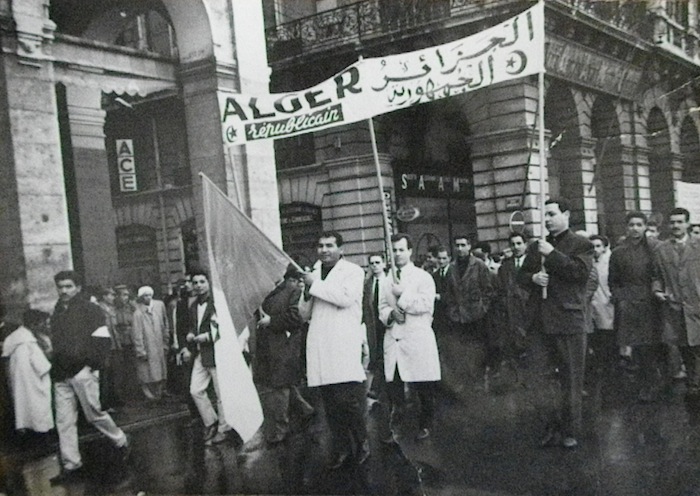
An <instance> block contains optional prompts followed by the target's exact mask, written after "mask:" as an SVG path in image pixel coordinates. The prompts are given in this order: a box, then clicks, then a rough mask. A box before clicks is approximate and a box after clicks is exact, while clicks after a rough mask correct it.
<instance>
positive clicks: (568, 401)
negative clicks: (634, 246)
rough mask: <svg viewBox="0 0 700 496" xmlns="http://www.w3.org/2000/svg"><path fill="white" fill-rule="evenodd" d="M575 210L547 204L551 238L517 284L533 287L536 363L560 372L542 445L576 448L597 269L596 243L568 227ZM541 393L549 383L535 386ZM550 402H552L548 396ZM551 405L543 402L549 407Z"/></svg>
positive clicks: (532, 255)
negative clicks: (590, 295) (590, 294)
mask: <svg viewBox="0 0 700 496" xmlns="http://www.w3.org/2000/svg"><path fill="white" fill-rule="evenodd" d="M570 215H571V207H570V205H569V203H568V201H567V200H565V199H563V198H551V199H549V200H547V201H546V202H545V206H544V218H545V227H546V228H547V231H549V236H547V239H539V240H537V242H535V243H533V244H532V245H530V247H529V248H528V251H527V256H526V258H525V261H524V262H523V266H522V268H521V270H520V272H519V273H518V280H519V281H520V282H521V283H522V284H525V285H528V287H530V289H531V298H530V302H531V304H533V305H536V308H537V313H536V315H539V317H540V322H539V325H540V332H539V333H538V338H539V339H538V343H537V344H538V346H537V349H536V352H533V364H536V365H544V366H545V367H546V369H547V371H548V372H553V371H556V374H557V377H558V380H559V392H558V393H559V394H557V396H559V395H560V396H561V397H559V398H556V403H558V406H557V407H556V410H555V411H554V412H546V413H545V412H542V413H543V414H545V415H546V417H548V421H547V426H546V427H547V430H546V434H545V436H544V438H543V439H542V441H541V446H542V447H550V446H563V447H564V448H567V449H572V448H575V447H576V446H578V443H579V441H578V439H579V438H580V436H581V429H582V422H583V420H582V390H583V378H584V371H585V359H586V316H587V306H588V300H587V296H586V284H587V282H588V278H589V274H590V273H591V267H592V266H593V245H592V244H591V242H590V241H589V240H588V239H586V238H585V237H583V236H580V235H578V234H574V233H573V232H572V231H571V230H570V229H569V217H570ZM542 288H546V291H547V293H546V298H545V295H544V294H543V291H542ZM535 388H536V390H537V391H539V392H542V393H546V392H548V390H549V388H548V387H547V386H546V385H542V386H539V385H538V386H535ZM547 399H549V398H547ZM548 403H550V402H549V401H546V399H545V401H541V402H540V404H541V405H547V404H548Z"/></svg>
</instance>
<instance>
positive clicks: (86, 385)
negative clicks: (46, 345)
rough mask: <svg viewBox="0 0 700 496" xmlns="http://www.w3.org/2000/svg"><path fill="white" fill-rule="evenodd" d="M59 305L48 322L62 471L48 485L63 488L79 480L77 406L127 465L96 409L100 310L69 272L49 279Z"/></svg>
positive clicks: (118, 435)
mask: <svg viewBox="0 0 700 496" xmlns="http://www.w3.org/2000/svg"><path fill="white" fill-rule="evenodd" d="M54 281H55V283H56V289H57V291H58V302H57V303H56V307H55V309H54V313H53V316H52V318H51V337H52V344H53V349H54V352H53V367H52V369H51V377H52V379H53V381H54V401H55V405H56V426H57V429H58V440H59V446H60V450H61V467H62V470H61V473H60V474H59V475H58V476H56V477H54V478H53V479H51V484H63V483H67V482H71V481H73V480H76V479H79V478H80V477H81V476H82V466H83V461H82V457H81V455H80V450H79V447H78V405H80V407H81V408H82V410H83V414H84V415H85V418H86V420H87V421H88V422H89V423H90V424H92V425H93V426H94V427H95V428H96V429H97V430H99V431H100V432H101V433H102V434H103V435H105V436H106V437H107V438H108V439H109V440H110V441H111V442H112V443H113V444H114V446H115V447H116V448H117V450H118V452H119V457H120V459H121V460H122V461H126V459H127V457H128V455H129V441H128V439H127V437H126V434H124V431H122V430H121V429H120V428H119V427H117V425H116V424H115V423H114V420H112V417H111V416H110V415H109V414H108V413H106V412H104V411H103V410H102V406H101V405H100V386H99V378H98V377H99V374H98V369H99V368H100V365H101V362H102V357H100V354H99V352H98V351H97V348H98V347H99V346H100V345H97V344H96V340H105V339H106V340H108V339H109V333H108V331H107V328H106V326H105V317H104V314H103V313H102V310H101V309H100V307H99V306H97V305H96V304H94V303H91V302H90V301H89V300H88V299H86V298H85V297H83V295H81V288H82V277H81V276H80V275H79V274H78V273H77V272H74V271H72V270H66V271H62V272H59V273H58V274H56V276H54Z"/></svg>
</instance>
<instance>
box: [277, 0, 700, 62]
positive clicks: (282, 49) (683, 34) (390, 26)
mask: <svg viewBox="0 0 700 496" xmlns="http://www.w3.org/2000/svg"><path fill="white" fill-rule="evenodd" d="M554 1H556V3H558V4H559V5H562V6H565V7H567V8H568V9H571V12H581V13H584V14H587V15H589V16H591V17H593V18H596V19H598V20H600V21H603V22H605V23H607V24H609V25H610V26H612V27H614V28H616V29H619V30H621V31H624V32H627V33H629V34H632V35H635V36H638V37H640V38H642V39H644V40H647V41H650V42H654V43H656V44H658V45H660V46H661V47H663V48H666V49H668V50H669V51H672V52H674V53H676V54H677V55H681V56H684V57H685V58H688V59H690V60H692V61H693V62H696V63H700V38H699V37H698V33H697V30H696V29H695V27H694V26H695V23H685V24H691V27H686V25H684V24H682V23H680V22H678V21H677V20H675V19H673V18H672V17H671V16H670V15H669V13H668V12H667V11H666V10H664V9H663V8H656V9H650V8H649V4H648V3H647V2H646V1H641V0H554ZM495 3H498V4H500V5H507V4H508V3H509V2H508V1H506V0H503V1H501V2H493V1H487V0H403V1H397V0H363V1H360V2H356V3H353V4H350V5H346V6H344V7H339V8H337V9H333V10H328V11H325V12H321V13H319V14H316V15H312V16H308V17H303V18H300V19H296V20H294V21H291V22H287V23H284V24H280V25H278V26H275V27H273V28H269V29H268V30H267V33H266V36H267V46H268V57H269V59H270V61H271V62H277V61H280V60H284V59H288V58H293V57H296V56H300V55H308V54H311V53H314V52H317V51H322V50H327V49H328V48H332V47H337V46H339V45H345V44H352V43H361V42H362V41H365V40H367V39H370V38H373V37H376V36H380V35H390V34H392V33H397V32H405V31H408V30H411V29H414V28H421V27H427V26H428V25H430V24H431V23H435V22H438V21H443V20H447V19H450V18H457V17H466V16H468V15H470V14H473V13H474V12H475V11H478V10H484V9H486V8H492V7H493V5H494V4H495ZM512 3H515V2H512ZM517 3H518V4H519V5H520V4H522V2H517Z"/></svg>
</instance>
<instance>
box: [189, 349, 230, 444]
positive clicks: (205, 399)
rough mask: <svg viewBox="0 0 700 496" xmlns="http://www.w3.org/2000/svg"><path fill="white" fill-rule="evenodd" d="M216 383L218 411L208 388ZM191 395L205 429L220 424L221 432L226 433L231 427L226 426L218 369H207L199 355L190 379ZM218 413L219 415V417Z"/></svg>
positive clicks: (195, 360)
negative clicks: (208, 392)
mask: <svg viewBox="0 0 700 496" xmlns="http://www.w3.org/2000/svg"><path fill="white" fill-rule="evenodd" d="M212 381H213V382H214V391H215V392H216V411H215V410H214V407H213V406H212V404H211V400H210V399H209V395H208V394H207V388H208V387H209V383H210V382H212ZM190 395H191V396H192V401H194V404H195V406H196V407H197V411H199V416H200V417H202V422H203V423H204V426H205V427H209V426H211V425H214V424H215V423H216V422H217V421H218V422H219V432H226V431H228V430H230V429H231V427H229V426H228V424H226V421H225V420H224V415H223V408H222V406H221V394H220V391H219V381H218V380H217V378H216V367H205V366H204V365H202V356H201V355H197V357H196V358H195V359H194V363H193V364H192V375H191V377H190ZM217 412H218V415H217Z"/></svg>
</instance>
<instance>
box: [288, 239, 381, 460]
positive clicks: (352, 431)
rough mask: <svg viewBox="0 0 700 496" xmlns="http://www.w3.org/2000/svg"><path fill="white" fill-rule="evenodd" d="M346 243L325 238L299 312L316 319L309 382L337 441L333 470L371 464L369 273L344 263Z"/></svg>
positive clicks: (308, 349) (306, 276)
mask: <svg viewBox="0 0 700 496" xmlns="http://www.w3.org/2000/svg"><path fill="white" fill-rule="evenodd" d="M342 246H343V238H342V236H341V235H340V234H339V233H337V232H335V231H329V232H325V233H322V234H321V235H320V237H319V240H318V246H317V251H318V256H319V261H318V262H317V263H316V264H315V265H314V268H313V270H312V271H311V272H306V273H304V275H303V277H304V283H305V285H306V289H305V291H304V297H303V298H302V302H301V304H300V305H299V311H300V313H301V315H302V317H304V318H305V319H306V320H309V319H310V322H309V332H308V336H307V340H306V369H307V370H306V376H307V381H308V385H309V387H318V388H319V390H320V393H321V398H322V399H323V404H324V407H325V411H326V419H327V421H328V427H329V429H330V431H331V436H332V439H333V451H334V459H333V462H332V464H331V469H338V468H340V467H342V466H343V465H345V464H346V462H348V461H349V460H350V459H354V461H355V462H356V463H357V464H358V465H361V464H363V463H364V462H366V461H367V459H368V458H369V443H368V442H367V426H366V419H365V388H364V385H363V382H364V381H365V370H364V367H363V366H362V346H363V342H364V341H365V339H366V336H365V331H364V327H363V326H362V287H363V282H364V275H365V273H364V271H363V270H362V268H361V267H360V266H358V265H355V264H354V263H351V262H348V261H346V260H344V259H342V254H343V251H342V248H341V247H342Z"/></svg>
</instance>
